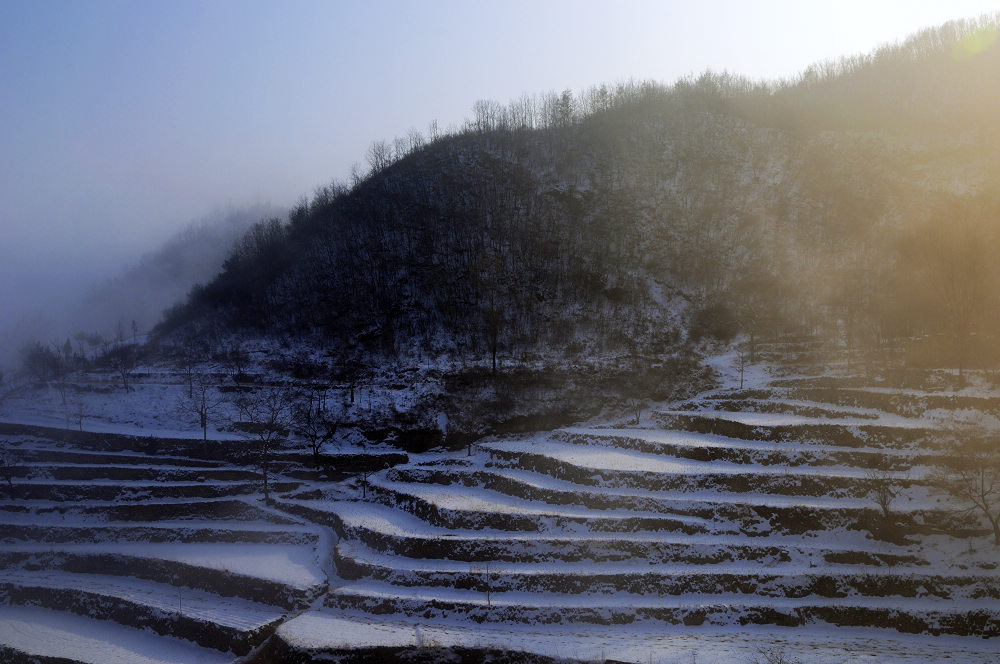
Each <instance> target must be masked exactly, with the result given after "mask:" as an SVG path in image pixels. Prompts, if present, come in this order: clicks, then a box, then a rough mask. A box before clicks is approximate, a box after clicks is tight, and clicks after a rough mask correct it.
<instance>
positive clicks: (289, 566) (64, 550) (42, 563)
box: [0, 543, 324, 608]
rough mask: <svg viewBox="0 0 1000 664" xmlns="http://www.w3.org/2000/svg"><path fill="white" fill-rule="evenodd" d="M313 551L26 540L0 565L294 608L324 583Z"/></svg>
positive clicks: (1, 551)
mask: <svg viewBox="0 0 1000 664" xmlns="http://www.w3.org/2000/svg"><path fill="white" fill-rule="evenodd" d="M311 556H312V550H311V549H305V548H304V547H295V546H291V545H272V544H216V543H191V544H154V545H149V544H123V543H114V544H107V543H105V544H94V545H88V544H63V545H60V546H59V547H58V548H57V547H55V545H53V544H25V545H4V546H3V547H2V548H0V569H3V568H6V569H10V570H24V571H27V572H34V571H39V570H49V571H54V570H62V571H65V572H73V573H77V574H88V575H95V574H96V575H105V576H108V577H116V576H131V577H135V578H137V579H143V580H146V581H152V582H155V583H161V584H170V585H177V586H186V587H188V588H192V589H196V590H201V591H204V592H207V593H211V594H215V595H220V596H224V597H241V598H244V599H247V600H251V601H254V602H260V603H264V604H269V605H276V606H281V607H283V608H294V607H296V606H302V605H304V604H305V603H306V602H307V601H308V600H309V599H310V597H312V596H313V595H314V594H315V593H316V592H317V591H318V589H319V588H320V587H321V586H322V585H323V584H324V575H323V574H322V573H321V572H320V571H319V570H318V568H316V567H315V563H314V562H312V561H311ZM307 558H310V560H307Z"/></svg>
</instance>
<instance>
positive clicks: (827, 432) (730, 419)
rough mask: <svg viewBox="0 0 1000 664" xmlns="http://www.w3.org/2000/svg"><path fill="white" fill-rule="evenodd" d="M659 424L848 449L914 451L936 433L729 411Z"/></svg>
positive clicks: (916, 426)
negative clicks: (866, 448) (810, 442)
mask: <svg viewBox="0 0 1000 664" xmlns="http://www.w3.org/2000/svg"><path fill="white" fill-rule="evenodd" d="M655 420H656V423H657V425H658V426H660V427H661V428H664V429H681V430H684V431H694V432H698V433H707V434H717V435H720V436H725V437H727V438H741V439H744V440H763V441H780V442H801V441H814V442H818V443H823V444H827V445H840V446H844V447H848V448H858V447H868V448H887V449H914V448H915V447H916V446H917V445H923V446H927V445H929V444H930V443H931V442H933V439H934V433H936V431H935V430H934V429H932V428H929V427H928V426H927V425H926V424H925V423H921V422H920V421H899V422H897V423H895V424H884V423H879V424H872V423H871V422H870V421H869V420H863V419H857V418H849V419H843V420H833V419H830V420H825V419H823V418H804V417H799V416H796V415H772V414H766V413H728V412H725V411H716V412H714V413H706V412H704V411H692V412H687V411H662V412H659V413H656V415H655ZM930 449H933V447H930Z"/></svg>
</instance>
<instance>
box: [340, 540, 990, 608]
mask: <svg viewBox="0 0 1000 664" xmlns="http://www.w3.org/2000/svg"><path fill="white" fill-rule="evenodd" d="M335 562H336V564H337V569H338V571H339V573H340V576H341V577H342V578H345V579H370V580H373V581H379V582H384V583H387V584H391V585H393V586H401V587H423V586H428V587H446V588H458V589H466V590H474V591H477V592H483V593H485V592H528V593H559V594H573V595H612V594H615V593H627V594H635V595H645V596H666V595H673V596H677V595H692V594H695V595H699V594H700V595H710V594H714V593H723V594H741V595H759V596H762V597H789V598H802V597H848V596H864V597H890V596H892V597H900V598H907V597H908V598H913V597H922V596H927V597H940V598H943V599H953V600H960V599H962V600H964V599H972V600H980V599H1000V577H998V576H997V575H996V574H990V573H986V574H983V573H979V574H976V573H964V574H961V575H950V576H949V575H937V574H929V573H928V572H927V571H926V570H925V569H921V568H919V567H899V568H892V569H885V570H880V571H879V572H877V573H876V572H873V571H872V570H871V569H870V568H866V567H865V566H862V565H853V566H847V565H834V564H830V563H823V564H821V565H818V566H814V565H812V564H810V566H803V565H799V564H788V563H782V564H763V563H760V562H743V561H740V562H734V563H716V564H708V565H691V564H685V563H673V564H670V563H666V564H658V565H650V564H649V563H647V562H645V561H642V560H638V561H622V562H617V563H608V562H602V563H592V562H578V563H570V562H565V561H560V562H557V563H544V564H539V563H527V564H526V563H503V562H496V561H485V562H479V563H462V562H454V561H450V560H422V559H413V558H404V557H401V556H392V555H386V554H381V553H377V552H375V551H373V550H371V549H370V548H368V547H365V546H359V545H357V544H355V543H352V542H345V541H341V542H340V544H339V545H338V546H337V548H336V555H335Z"/></svg>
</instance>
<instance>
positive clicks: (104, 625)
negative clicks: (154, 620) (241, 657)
mask: <svg viewBox="0 0 1000 664" xmlns="http://www.w3.org/2000/svg"><path fill="white" fill-rule="evenodd" d="M0 644H4V645H7V646H10V647H12V648H15V649H17V650H20V651H22V652H26V653H30V654H32V655H36V656H41V657H62V658H65V659H69V660H71V661H79V662H86V663H87V664H223V663H226V664H230V663H231V662H232V660H233V656H232V655H231V654H228V653H223V652H219V651H217V650H209V649H207V648H201V647H199V646H197V645H195V644H193V643H191V642H190V641H184V640H182V639H176V638H173V637H168V636H158V635H156V634H153V633H152V632H149V631H145V630H138V629H133V628H130V627H124V626H122V625H118V624H116V623H110V622H104V621H98V620H91V619H90V618H84V617H82V616H77V615H73V614H69V613H62V612H58V611H50V610H48V609H40V608H36V607H26V606H2V605H0Z"/></svg>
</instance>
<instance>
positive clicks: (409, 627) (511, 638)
mask: <svg viewBox="0 0 1000 664" xmlns="http://www.w3.org/2000/svg"><path fill="white" fill-rule="evenodd" d="M278 634H279V636H281V637H282V638H283V639H285V640H286V641H288V642H289V643H290V644H292V645H294V646H297V647H299V648H303V649H307V650H316V651H318V650H322V649H325V648H366V647H373V646H377V645H383V644H384V645H391V646H399V647H406V646H409V647H417V646H425V647H431V646H440V647H449V646H451V647H454V646H465V647H487V646H489V647H494V648H505V649H510V650H520V651H530V652H535V653H540V654H543V655H548V656H550V657H566V658H574V659H581V660H584V661H603V660H605V659H616V660H621V661H630V662H650V663H651V664H692V663H695V664H696V663H697V662H706V663H711V664H746V662H748V661H752V660H751V659H750V658H751V657H752V656H753V655H755V653H756V651H757V649H758V648H764V649H766V648H780V649H782V651H783V653H784V655H785V656H786V657H787V658H788V660H787V661H802V662H807V663H808V664H845V662H878V663H879V664H927V663H928V662H944V661H951V662H956V663H962V664H995V663H996V661H997V655H996V653H997V648H996V644H994V643H992V642H990V641H984V640H982V639H976V638H962V637H949V636H940V637H934V636H924V635H913V634H900V633H895V632H889V631H887V630H877V629H860V628H850V627H836V628H835V627H830V626H825V625H823V626H809V627H797V628H794V629H787V628H776V627H763V626H744V627H741V628H740V629H739V630H738V631H734V630H732V629H727V628H724V627H712V626H700V627H697V628H694V629H692V628H688V627H682V626H677V627H672V626H662V625H656V626H641V625H640V626H629V627H628V628H622V627H621V626H614V627H606V626H601V625H573V626H560V625H549V626H546V628H545V629H544V630H539V629H536V628H533V627H529V626H512V625H494V624H486V625H469V624H451V623H447V622H445V623H434V624H428V623H427V621H425V620H424V621H417V620H411V621H406V620H401V619H397V620H379V621H378V622H373V621H372V618H371V616H363V615H360V614H357V615H356V614H351V613H341V612H336V611H332V610H318V611H317V610H313V611H309V612H307V613H305V614H303V615H301V616H298V617H296V618H293V619H292V620H290V621H288V622H286V623H284V624H283V625H282V626H281V627H279V628H278Z"/></svg>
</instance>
